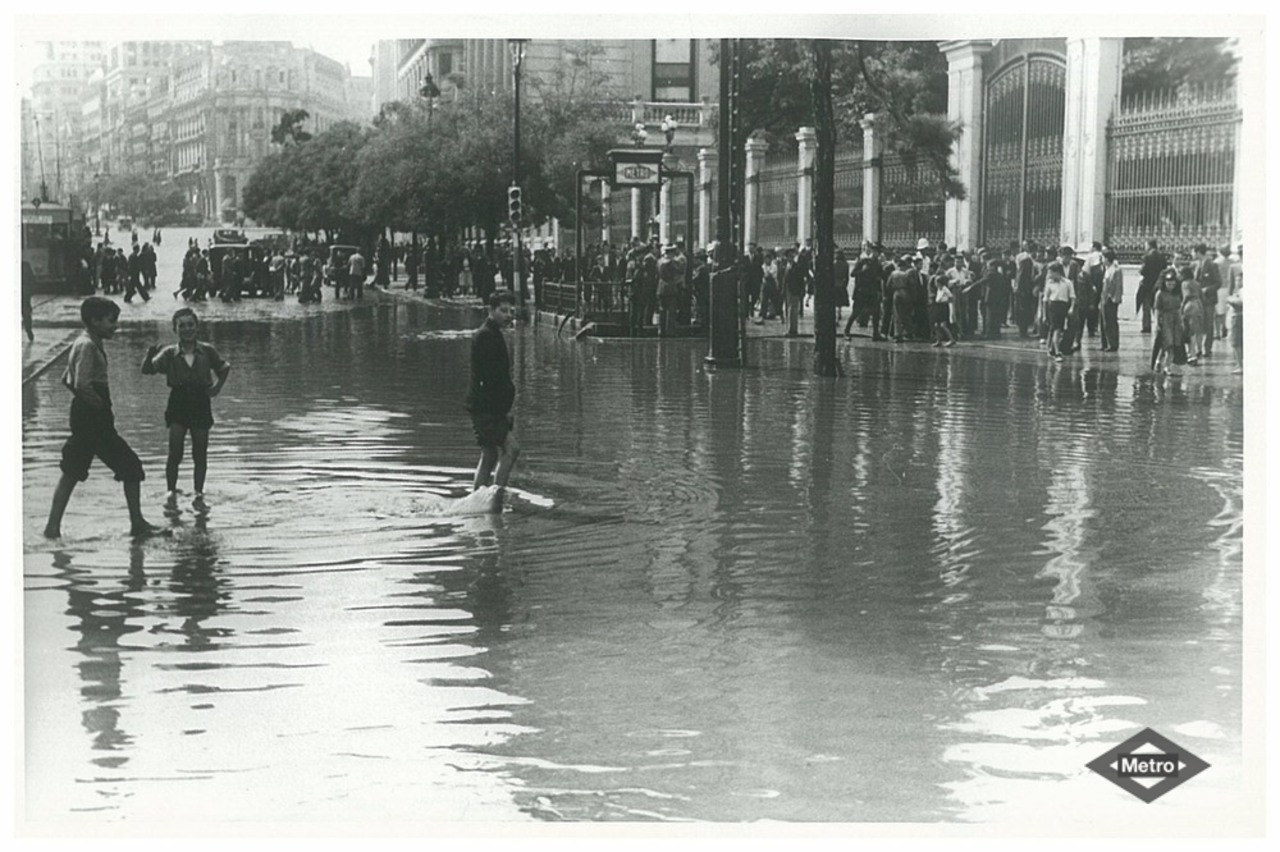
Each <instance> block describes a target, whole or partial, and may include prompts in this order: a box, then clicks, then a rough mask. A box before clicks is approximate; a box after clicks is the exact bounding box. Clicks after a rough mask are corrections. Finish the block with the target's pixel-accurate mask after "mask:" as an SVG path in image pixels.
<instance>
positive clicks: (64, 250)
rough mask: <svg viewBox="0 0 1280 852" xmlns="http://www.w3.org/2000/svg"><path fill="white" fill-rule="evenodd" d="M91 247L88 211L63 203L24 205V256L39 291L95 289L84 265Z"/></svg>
mask: <svg viewBox="0 0 1280 852" xmlns="http://www.w3.org/2000/svg"><path fill="white" fill-rule="evenodd" d="M89 251H90V248H89V237H88V232H87V231H86V229H85V222H84V214H83V213H81V212H80V211H79V210H75V209H73V208H71V207H64V206H62V205H60V204H48V203H40V204H35V203H24V204H23V205H22V259H23V260H24V261H26V262H27V263H30V264H31V269H32V271H33V272H34V273H35V279H34V287H33V289H34V290H35V292H37V293H60V294H63V295H82V294H86V293H92V292H93V282H92V279H91V278H90V276H89V274H88V269H87V267H84V266H82V265H81V260H82V259H85V260H87V255H88V253H89Z"/></svg>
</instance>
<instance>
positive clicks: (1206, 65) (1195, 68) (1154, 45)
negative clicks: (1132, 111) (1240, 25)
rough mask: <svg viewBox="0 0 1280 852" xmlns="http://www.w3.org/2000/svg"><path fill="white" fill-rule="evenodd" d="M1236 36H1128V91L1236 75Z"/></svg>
mask: <svg viewBox="0 0 1280 852" xmlns="http://www.w3.org/2000/svg"><path fill="white" fill-rule="evenodd" d="M1236 48H1237V45H1236V41H1235V39H1227V38H1126V39H1125V40H1124V72H1123V75H1124V76H1123V84H1122V91H1123V93H1124V94H1125V95H1135V94H1145V93H1150V92H1169V91H1173V92H1178V91H1184V90H1186V89H1189V88H1194V87H1196V86H1203V85H1206V84H1215V83H1222V82H1229V81H1231V80H1234V79H1235V76H1236V69H1237V64H1238V61H1239V60H1238V57H1237V56H1236V53H1235V51H1236Z"/></svg>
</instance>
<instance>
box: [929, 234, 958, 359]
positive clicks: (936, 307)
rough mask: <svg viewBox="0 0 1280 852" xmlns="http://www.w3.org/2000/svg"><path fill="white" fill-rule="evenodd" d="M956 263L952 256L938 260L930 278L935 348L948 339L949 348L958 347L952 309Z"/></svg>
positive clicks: (945, 256)
mask: <svg viewBox="0 0 1280 852" xmlns="http://www.w3.org/2000/svg"><path fill="white" fill-rule="evenodd" d="M954 268H955V262H954V261H953V260H952V258H951V256H950V255H946V254H944V255H942V256H941V257H939V258H938V263H937V268H936V269H935V270H934V273H933V274H932V275H930V276H929V311H930V314H931V316H930V319H932V320H933V332H934V339H933V345H934V346H942V345H943V338H946V345H947V346H955V345H956V336H955V334H954V332H952V330H951V322H952V317H951V309H952V306H953V305H954V304H955V294H954V293H953V292H952V290H951V283H952V279H951V275H950V273H951V271H952V270H953V269H954Z"/></svg>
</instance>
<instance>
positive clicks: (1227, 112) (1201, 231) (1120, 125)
mask: <svg viewBox="0 0 1280 852" xmlns="http://www.w3.org/2000/svg"><path fill="white" fill-rule="evenodd" d="M1242 118H1243V116H1242V112H1241V110H1240V107H1239V105H1238V104H1237V102H1236V92H1235V89H1234V88H1232V87H1229V86H1219V87H1212V88H1206V89H1200V90H1180V91H1177V92H1169V93H1160V94H1148V95H1144V96H1143V97H1141V98H1135V99H1131V100H1127V101H1125V102H1123V103H1122V104H1121V107H1120V111H1119V114H1118V115H1117V116H1116V117H1115V118H1114V119H1113V120H1112V121H1111V123H1110V125H1109V126H1108V128H1107V143H1108V144H1107V150H1108V162H1107V242H1108V243H1109V244H1110V245H1111V246H1112V247H1113V248H1115V249H1116V251H1117V252H1118V253H1119V254H1120V255H1121V256H1122V257H1123V258H1125V259H1133V258H1136V257H1139V256H1140V255H1141V254H1142V253H1143V252H1144V251H1145V249H1146V244H1147V240H1151V239H1154V240H1157V241H1158V242H1159V244H1160V246H1161V247H1162V248H1164V249H1165V250H1175V251H1178V250H1186V249H1190V248H1191V247H1192V246H1193V245H1195V244H1196V243H1199V242H1204V243H1207V244H1208V245H1210V246H1214V247H1217V246H1222V245H1226V244H1228V243H1229V242H1230V241H1231V239H1232V236H1233V234H1234V229H1235V226H1236V224H1237V223H1235V222H1234V221H1233V215H1234V200H1235V198H1234V193H1235V167H1236V156H1237V150H1236V145H1237V138H1238V134H1239V129H1240V125H1241V121H1242Z"/></svg>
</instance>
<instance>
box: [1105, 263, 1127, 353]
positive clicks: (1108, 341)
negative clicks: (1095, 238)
mask: <svg viewBox="0 0 1280 852" xmlns="http://www.w3.org/2000/svg"><path fill="white" fill-rule="evenodd" d="M1102 258H1103V260H1104V261H1105V263H1106V268H1105V269H1104V270H1103V273H1102V292H1101V293H1100V295H1099V298H1100V299H1101V303H1102V351H1103V352H1119V351H1120V303H1121V302H1122V301H1123V300H1124V273H1123V272H1122V271H1121V270H1120V259H1119V258H1118V257H1116V253H1115V251H1114V250H1112V249H1110V248H1108V249H1106V250H1104V251H1103V252H1102Z"/></svg>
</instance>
